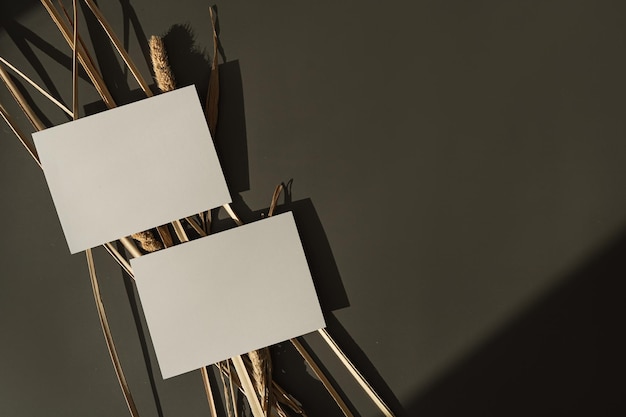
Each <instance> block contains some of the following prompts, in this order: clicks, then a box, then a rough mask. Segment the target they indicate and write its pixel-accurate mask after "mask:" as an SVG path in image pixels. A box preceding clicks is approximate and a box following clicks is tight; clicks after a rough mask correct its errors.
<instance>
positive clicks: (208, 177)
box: [33, 86, 230, 253]
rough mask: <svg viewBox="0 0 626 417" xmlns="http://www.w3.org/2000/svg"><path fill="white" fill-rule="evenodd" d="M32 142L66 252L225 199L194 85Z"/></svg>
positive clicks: (55, 129) (36, 136)
mask: <svg viewBox="0 0 626 417" xmlns="http://www.w3.org/2000/svg"><path fill="white" fill-rule="evenodd" d="M33 140H34V142H35V146H36V148H37V151H38V153H39V157H40V159H41V164H42V167H43V171H44V174H45V177H46V181H47V182H48V186H49V188H50V193H51V195H52V199H53V201H54V205H55V207H56V210H57V214H58V215H59V219H60V221H61V226H62V228H63V232H64V233H65V238H66V240H67V244H68V246H69V248H70V252H71V253H76V252H80V251H82V250H85V249H88V248H92V247H95V246H98V245H101V244H103V243H106V242H110V241H114V240H116V239H119V238H120V237H124V236H128V235H130V234H132V233H136V232H140V231H142V230H147V229H150V228H152V227H155V226H159V225H162V224H165V223H169V222H171V221H172V220H176V219H180V218H183V217H186V216H190V215H192V214H195V213H199V212H202V211H205V210H208V209H211V208H215V207H219V206H221V205H223V204H226V203H228V202H230V194H229V192H228V188H227V186H226V181H225V179H224V175H223V173H222V169H221V167H220V164H219V160H218V158H217V154H216V152H215V148H214V146H213V141H212V139H211V135H210V133H209V129H208V127H207V124H206V120H205V117H204V113H203V111H202V106H201V105H200V101H199V99H198V95H197V93H196V89H195V87H194V86H189V87H185V88H181V89H178V90H174V91H171V92H169V93H165V94H161V95H158V96H155V97H151V98H148V99H145V100H141V101H138V102H135V103H131V104H128V105H125V106H121V107H118V108H115V109H112V110H108V111H105V112H102V113H98V114H96V115H93V116H89V117H85V118H82V119H79V120H76V121H73V122H69V123H65V124H62V125H59V126H56V127H53V128H50V129H46V130H43V131H41V132H37V133H34V134H33Z"/></svg>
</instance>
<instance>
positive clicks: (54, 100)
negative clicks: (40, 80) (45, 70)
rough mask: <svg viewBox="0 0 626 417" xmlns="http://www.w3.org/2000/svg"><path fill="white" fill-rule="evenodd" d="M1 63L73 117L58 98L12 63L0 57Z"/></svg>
mask: <svg viewBox="0 0 626 417" xmlns="http://www.w3.org/2000/svg"><path fill="white" fill-rule="evenodd" d="M0 62H2V63H3V64H4V65H6V66H7V67H8V68H9V69H11V70H12V71H13V72H14V73H16V74H17V75H19V76H20V77H21V78H22V79H23V80H24V81H26V82H27V83H28V84H30V85H31V86H33V87H34V88H35V89H36V90H37V91H39V92H40V93H41V94H42V95H43V96H44V97H46V98H47V99H48V100H50V101H51V102H53V103H54V104H56V105H57V106H58V107H59V108H60V109H61V110H63V111H64V112H65V113H67V115H68V116H70V117H71V116H72V115H73V114H72V111H71V110H70V109H68V108H67V107H65V106H64V105H63V103H61V102H60V101H59V100H57V99H56V98H54V97H53V96H52V95H51V94H50V93H48V92H47V91H46V90H44V89H43V88H41V87H40V86H39V85H38V84H37V83H35V82H34V81H33V80H31V79H30V78H28V77H27V76H26V74H24V73H23V72H22V71H20V70H18V69H17V68H16V67H15V66H13V65H11V63H10V62H9V61H7V60H6V59H4V58H2V57H0Z"/></svg>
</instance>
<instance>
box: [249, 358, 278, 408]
mask: <svg viewBox="0 0 626 417" xmlns="http://www.w3.org/2000/svg"><path fill="white" fill-rule="evenodd" d="M248 358H250V362H251V364H252V373H251V377H252V382H253V383H254V388H255V389H256V391H257V393H258V395H259V397H260V399H261V407H263V410H264V411H265V412H268V411H269V405H270V398H269V396H270V387H271V381H272V359H271V357H270V350H269V348H263V349H259V350H253V351H252V352H249V353H248Z"/></svg>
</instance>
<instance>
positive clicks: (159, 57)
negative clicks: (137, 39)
mask: <svg viewBox="0 0 626 417" xmlns="http://www.w3.org/2000/svg"><path fill="white" fill-rule="evenodd" d="M150 59H151V60H152V69H153V70H154V78H155V80H156V82H157V86H158V87H159V90H161V91H162V92H164V93H165V92H167V91H172V90H174V89H175V88H176V81H175V80H174V74H172V69H171V68H170V63H169V61H168V60H167V51H166V50H165V44H163V39H161V37H159V36H152V37H151V38H150Z"/></svg>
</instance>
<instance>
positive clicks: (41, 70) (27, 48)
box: [2, 19, 90, 99]
mask: <svg viewBox="0 0 626 417" xmlns="http://www.w3.org/2000/svg"><path fill="white" fill-rule="evenodd" d="M2 25H3V27H4V29H5V30H6V33H7V35H8V36H9V38H10V39H11V41H13V43H14V44H15V46H17V48H18V49H19V50H20V51H21V52H22V54H24V57H25V58H26V59H27V60H28V62H29V64H30V65H31V66H32V67H33V69H34V70H35V72H36V73H37V75H38V76H39V77H40V78H41V80H42V82H43V84H44V86H45V88H46V89H47V90H48V92H49V93H50V94H52V95H53V96H54V97H56V98H57V99H58V98H60V97H61V94H60V93H59V90H58V89H57V88H56V85H55V84H54V82H53V81H52V78H50V75H49V70H48V69H47V68H46V67H45V66H44V65H43V63H42V62H41V60H40V59H39V58H38V57H37V54H36V53H35V51H34V50H33V47H35V48H37V49H38V50H40V51H41V52H43V53H45V54H46V55H48V56H49V57H50V58H52V59H53V60H54V61H56V62H57V63H59V64H60V65H61V66H62V67H63V68H65V69H67V71H68V74H71V73H72V57H71V56H70V55H66V54H65V53H63V52H62V51H60V50H59V49H57V48H56V47H55V46H53V45H52V44H50V43H48V42H47V41H45V40H44V39H42V38H41V37H40V36H38V35H37V34H36V33H35V32H33V31H32V30H30V29H28V28H27V27H25V26H23V25H21V24H19V23H18V22H16V21H14V20H10V19H2ZM59 36H61V34H59ZM68 48H69V47H68ZM78 76H79V77H80V78H81V79H83V80H85V81H87V82H90V81H89V77H88V76H87V74H86V73H85V71H84V70H83V69H82V67H81V68H80V71H79V72H78Z"/></svg>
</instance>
